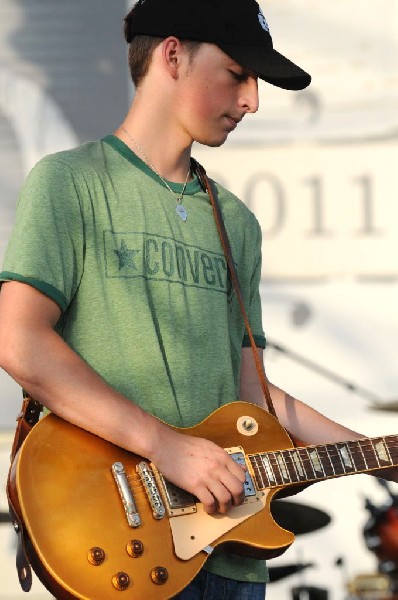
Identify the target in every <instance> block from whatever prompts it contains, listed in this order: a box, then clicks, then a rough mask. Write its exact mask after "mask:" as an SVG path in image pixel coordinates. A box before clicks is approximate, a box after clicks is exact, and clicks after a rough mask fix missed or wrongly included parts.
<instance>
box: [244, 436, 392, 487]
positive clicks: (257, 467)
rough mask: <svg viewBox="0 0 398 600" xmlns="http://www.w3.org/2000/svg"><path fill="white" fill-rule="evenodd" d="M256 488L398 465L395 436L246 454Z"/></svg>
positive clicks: (322, 479)
mask: <svg viewBox="0 0 398 600" xmlns="http://www.w3.org/2000/svg"><path fill="white" fill-rule="evenodd" d="M248 459H249V461H250V464H251V466H252V468H253V472H254V476H255V481H256V485H257V488H258V489H260V490H261V489H265V488H275V487H281V486H283V487H285V486H289V485H294V484H300V483H301V484H303V483H314V482H316V481H324V480H326V479H333V478H335V477H344V476H345V475H354V474H355V473H368V472H370V471H375V470H377V469H383V468H386V467H393V466H396V465H397V464H398V436H396V435H390V436H386V437H377V438H363V439H361V440H356V441H348V442H339V443H337V444H324V445H319V446H318V445H317V446H306V447H303V448H292V449H289V450H280V451H275V452H264V453H259V454H249V455H248Z"/></svg>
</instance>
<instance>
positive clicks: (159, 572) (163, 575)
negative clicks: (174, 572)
mask: <svg viewBox="0 0 398 600" xmlns="http://www.w3.org/2000/svg"><path fill="white" fill-rule="evenodd" d="M168 578H169V572H168V570H167V569H166V568H165V567H155V568H154V569H152V571H151V579H152V581H153V583H156V585H163V584H165V583H166V581H167V580H168Z"/></svg>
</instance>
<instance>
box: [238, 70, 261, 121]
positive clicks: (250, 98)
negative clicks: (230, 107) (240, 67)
mask: <svg viewBox="0 0 398 600" xmlns="http://www.w3.org/2000/svg"><path fill="white" fill-rule="evenodd" d="M240 104H241V106H242V107H243V108H245V109H246V112H248V113H255V112H257V111H258V107H259V97H258V79H257V77H254V76H250V77H248V79H247V80H246V81H245V82H244V86H243V89H242V93H241V100H240Z"/></svg>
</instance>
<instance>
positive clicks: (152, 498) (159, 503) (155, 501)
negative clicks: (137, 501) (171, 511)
mask: <svg viewBox="0 0 398 600" xmlns="http://www.w3.org/2000/svg"><path fill="white" fill-rule="evenodd" d="M137 473H138V474H139V476H140V477H141V481H142V483H143V484H144V488H145V491H146V494H147V496H148V500H149V503H150V505H151V508H152V513H153V516H154V518H155V519H163V517H164V516H165V514H166V509H165V507H164V504H163V500H162V497H161V495H160V493H159V489H158V486H157V482H156V479H155V476H154V474H153V472H152V469H151V468H150V466H149V465H148V463H146V462H145V461H142V462H140V463H139V465H137Z"/></svg>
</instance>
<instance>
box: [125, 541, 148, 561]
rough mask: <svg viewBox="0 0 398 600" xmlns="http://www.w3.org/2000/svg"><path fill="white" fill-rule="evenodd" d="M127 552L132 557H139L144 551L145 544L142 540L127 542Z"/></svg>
mask: <svg viewBox="0 0 398 600" xmlns="http://www.w3.org/2000/svg"><path fill="white" fill-rule="evenodd" d="M126 549H127V554H128V555H129V556H131V557H132V558H139V557H140V556H142V555H143V553H144V544H143V543H142V542H141V540H131V542H129V543H128V544H127V548H126Z"/></svg>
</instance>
